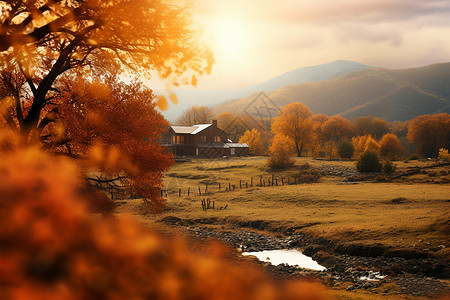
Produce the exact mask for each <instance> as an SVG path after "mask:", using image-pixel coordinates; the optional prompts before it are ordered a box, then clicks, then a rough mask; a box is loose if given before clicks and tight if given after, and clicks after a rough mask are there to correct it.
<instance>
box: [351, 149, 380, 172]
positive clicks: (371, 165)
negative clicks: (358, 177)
mask: <svg viewBox="0 0 450 300" xmlns="http://www.w3.org/2000/svg"><path fill="white" fill-rule="evenodd" d="M381 167H382V166H381V163H380V161H379V160H378V155H377V154H376V153H375V152H374V151H372V150H366V151H364V153H363V154H361V156H360V157H359V158H358V161H357V163H356V168H357V169H358V171H359V172H361V173H366V172H380V171H381Z"/></svg>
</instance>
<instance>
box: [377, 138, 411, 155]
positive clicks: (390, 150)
mask: <svg viewBox="0 0 450 300" xmlns="http://www.w3.org/2000/svg"><path fill="white" fill-rule="evenodd" d="M404 152H405V150H404V149H403V147H402V145H401V144H400V141H399V139H398V137H397V136H396V135H394V134H392V133H386V134H385V135H384V136H383V138H382V139H381V141H380V155H381V156H383V157H386V158H388V159H390V160H393V159H399V158H400V157H401V156H402V155H403V154H404Z"/></svg>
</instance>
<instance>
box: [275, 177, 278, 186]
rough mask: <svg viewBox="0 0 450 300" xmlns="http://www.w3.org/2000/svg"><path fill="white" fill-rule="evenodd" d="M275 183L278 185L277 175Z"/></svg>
mask: <svg viewBox="0 0 450 300" xmlns="http://www.w3.org/2000/svg"><path fill="white" fill-rule="evenodd" d="M275 184H276V185H277V186H278V176H277V178H276V179H275Z"/></svg>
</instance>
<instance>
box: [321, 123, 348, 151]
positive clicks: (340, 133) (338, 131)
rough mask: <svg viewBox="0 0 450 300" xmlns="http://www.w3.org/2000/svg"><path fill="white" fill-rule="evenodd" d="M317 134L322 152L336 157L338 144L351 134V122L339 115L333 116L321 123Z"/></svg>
mask: <svg viewBox="0 0 450 300" xmlns="http://www.w3.org/2000/svg"><path fill="white" fill-rule="evenodd" d="M318 134H319V136H318V140H319V141H320V143H321V148H322V152H323V153H324V154H325V155H326V156H329V157H338V156H340V154H339V149H338V144H339V143H340V142H341V141H343V140H348V139H350V138H351V137H352V136H353V124H352V123H351V122H350V121H349V120H347V119H345V118H343V117H341V116H333V117H331V118H329V119H328V120H327V121H325V123H323V124H322V126H321V127H320V133H319V132H318Z"/></svg>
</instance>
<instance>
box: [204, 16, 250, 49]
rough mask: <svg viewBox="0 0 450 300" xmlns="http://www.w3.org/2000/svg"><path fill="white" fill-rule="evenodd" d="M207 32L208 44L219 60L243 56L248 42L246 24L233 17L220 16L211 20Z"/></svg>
mask: <svg viewBox="0 0 450 300" xmlns="http://www.w3.org/2000/svg"><path fill="white" fill-rule="evenodd" d="M207 31H208V34H207V39H208V41H207V42H208V44H210V45H211V47H212V49H213V52H214V54H215V56H216V57H217V58H220V57H222V58H232V57H236V56H238V55H240V54H242V52H243V51H244V48H245V46H246V42H247V41H248V36H247V35H246V32H247V28H246V26H245V23H244V22H241V21H240V20H238V19H235V18H233V17H227V16H220V17H217V18H215V19H214V20H211V22H210V23H209V24H208V28H207Z"/></svg>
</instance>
